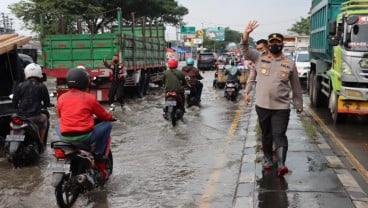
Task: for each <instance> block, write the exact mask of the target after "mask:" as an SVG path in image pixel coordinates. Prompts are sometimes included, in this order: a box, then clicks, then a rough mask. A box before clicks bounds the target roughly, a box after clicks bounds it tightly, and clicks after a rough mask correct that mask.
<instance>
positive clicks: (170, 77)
mask: <svg viewBox="0 0 368 208" xmlns="http://www.w3.org/2000/svg"><path fill="white" fill-rule="evenodd" d="M178 64H179V62H178V60H177V59H175V58H170V59H169V60H168V61H167V65H168V67H169V70H166V71H165V72H164V74H163V83H164V88H165V95H166V93H167V92H175V93H176V95H177V99H178V102H179V104H180V106H179V107H180V108H181V109H182V110H183V112H185V107H184V104H185V96H184V86H186V80H185V75H184V73H183V72H182V71H179V70H178V69H177V68H178ZM164 111H165V109H164Z"/></svg>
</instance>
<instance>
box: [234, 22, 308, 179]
mask: <svg viewBox="0 0 368 208" xmlns="http://www.w3.org/2000/svg"><path fill="white" fill-rule="evenodd" d="M256 27H258V22H257V21H250V22H249V24H248V25H247V27H246V28H245V30H244V33H243V37H242V41H241V50H242V52H243V53H244V54H245V55H247V56H248V57H249V58H250V59H251V60H252V61H254V63H255V66H256V67H255V68H254V69H252V70H251V71H250V75H249V78H248V81H247V85H246V88H245V91H244V96H245V102H246V104H249V102H250V94H249V93H250V91H251V90H252V86H253V84H254V83H256V86H258V87H257V90H256V93H255V108H256V112H257V115H258V120H259V124H260V127H261V130H262V146H263V154H264V160H265V161H264V164H263V168H264V170H269V169H271V168H272V166H273V161H272V142H273V141H274V142H275V148H276V156H277V158H278V162H277V165H278V170H277V174H278V175H279V176H283V175H284V174H286V173H287V172H288V168H287V167H286V166H285V161H286V154H287V150H288V140H287V137H286V130H287V127H288V123H289V116H290V103H291V98H290V92H291V91H292V100H293V102H294V105H295V108H296V113H297V114H300V113H302V112H303V99H302V91H301V86H300V83H299V78H298V72H297V69H296V67H295V63H294V61H292V60H290V59H288V58H287V57H286V56H285V55H284V54H283V53H282V49H283V46H284V44H283V40H284V38H283V36H282V35H281V34H279V33H273V34H270V35H269V36H268V49H269V52H268V53H259V52H257V51H256V50H254V49H251V48H249V43H248V38H249V34H250V33H251V32H252V31H253V30H254V29H255V28H256Z"/></svg>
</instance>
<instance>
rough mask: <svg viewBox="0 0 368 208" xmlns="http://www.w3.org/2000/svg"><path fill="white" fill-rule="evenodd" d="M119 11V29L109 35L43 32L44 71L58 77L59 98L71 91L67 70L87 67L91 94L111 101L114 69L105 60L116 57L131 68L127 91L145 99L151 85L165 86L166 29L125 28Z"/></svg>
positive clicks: (142, 25)
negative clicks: (91, 80) (91, 83)
mask: <svg viewBox="0 0 368 208" xmlns="http://www.w3.org/2000/svg"><path fill="white" fill-rule="evenodd" d="M117 11H118V12H117V15H118V18H117V20H118V24H117V27H116V29H115V30H114V31H111V32H109V33H99V34H60V35H59V34H56V35H47V34H43V33H42V32H41V44H42V57H43V63H42V65H43V67H44V68H43V71H44V72H45V73H46V74H47V75H49V76H53V77H56V90H57V95H58V96H60V95H61V94H62V93H63V92H65V91H66V90H67V86H66V80H65V78H66V74H67V71H68V70H69V69H70V68H73V67H77V66H84V67H85V68H86V70H87V71H88V73H89V74H90V77H91V78H92V79H93V86H92V87H91V89H90V92H91V93H92V94H94V95H95V96H96V97H97V99H98V100H99V101H107V100H108V97H107V95H108V90H109V88H110V84H111V81H110V71H111V70H110V69H107V68H106V67H105V66H104V65H103V62H102V60H103V58H104V56H107V60H108V61H109V60H111V58H112V56H113V55H115V54H116V55H119V57H120V60H122V62H123V64H124V65H125V66H126V67H127V71H128V75H127V77H126V82H125V85H124V86H125V88H124V90H125V92H127V93H130V92H133V93H135V94H136V95H137V96H138V97H142V96H143V95H144V94H146V93H147V90H148V87H149V83H156V84H159V85H161V84H162V78H163V71H164V70H166V63H165V62H166V41H165V27H164V26H163V25H149V24H145V23H144V24H142V23H141V24H139V25H135V24H134V23H133V24H131V25H129V26H122V23H121V10H120V9H118V10H117ZM41 19H42V18H41ZM42 25H43V24H42V22H41V27H42Z"/></svg>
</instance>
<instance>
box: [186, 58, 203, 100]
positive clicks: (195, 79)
mask: <svg viewBox="0 0 368 208" xmlns="http://www.w3.org/2000/svg"><path fill="white" fill-rule="evenodd" d="M186 63H187V65H186V66H185V67H183V69H182V72H183V73H184V75H185V76H188V77H189V78H190V79H189V80H188V82H189V84H190V85H191V86H194V87H195V90H196V96H197V100H198V102H201V95H202V89H203V84H202V82H200V81H199V80H202V79H203V77H202V75H201V74H200V73H199V70H198V69H197V68H196V67H194V59H193V58H188V59H187V61H186Z"/></svg>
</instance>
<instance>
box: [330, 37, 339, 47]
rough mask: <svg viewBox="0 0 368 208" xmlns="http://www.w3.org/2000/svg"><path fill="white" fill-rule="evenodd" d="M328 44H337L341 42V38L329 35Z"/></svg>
mask: <svg viewBox="0 0 368 208" xmlns="http://www.w3.org/2000/svg"><path fill="white" fill-rule="evenodd" d="M328 44H329V45H331V46H337V45H338V44H339V39H337V38H336V37H335V36H330V37H328Z"/></svg>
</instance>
